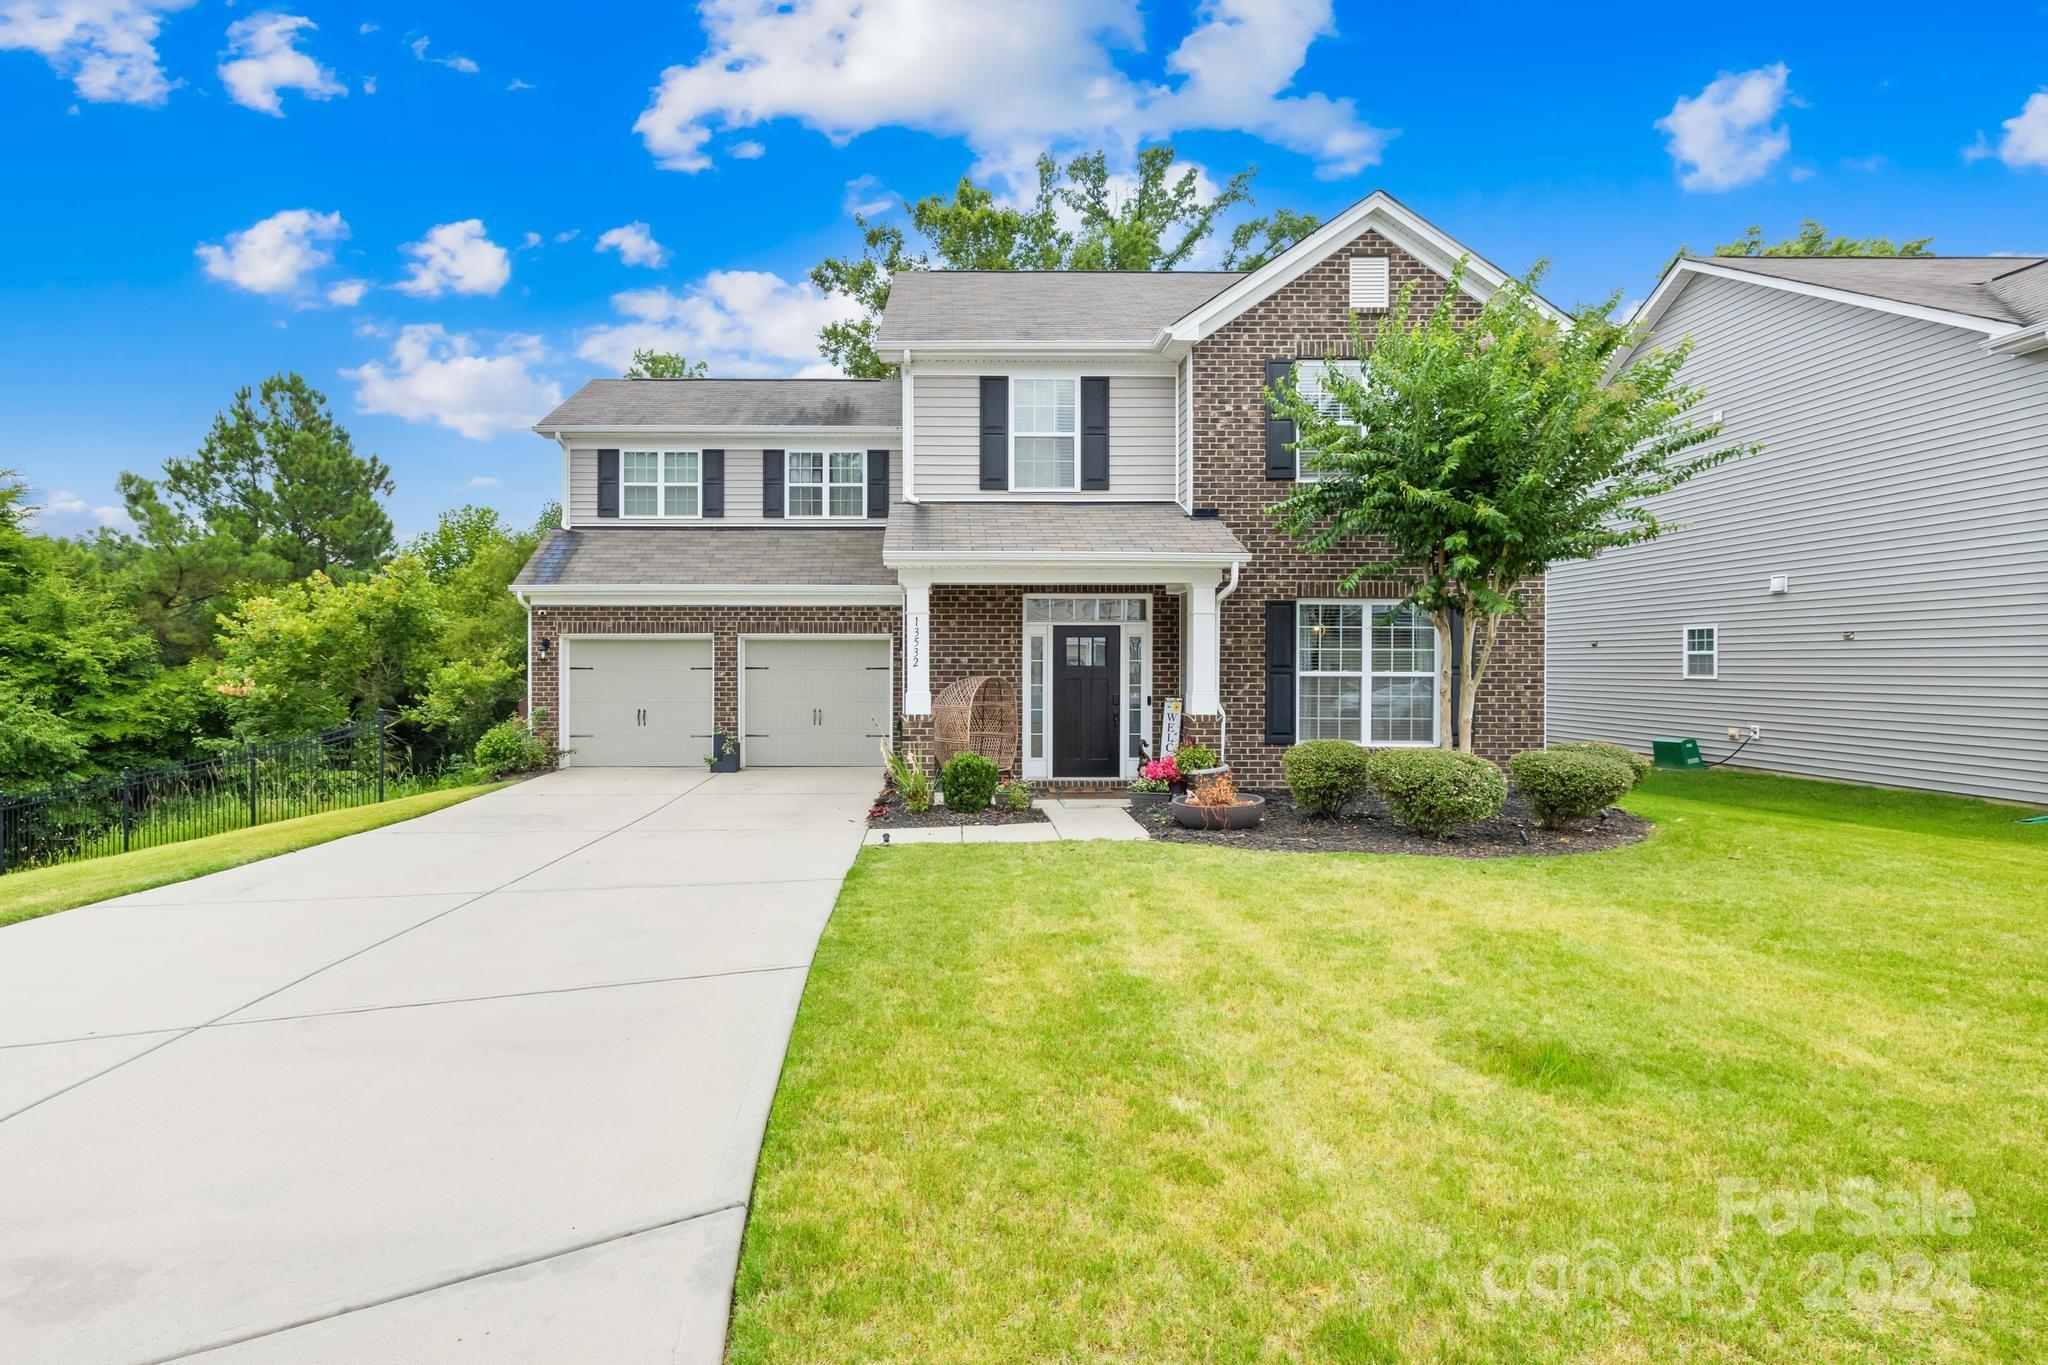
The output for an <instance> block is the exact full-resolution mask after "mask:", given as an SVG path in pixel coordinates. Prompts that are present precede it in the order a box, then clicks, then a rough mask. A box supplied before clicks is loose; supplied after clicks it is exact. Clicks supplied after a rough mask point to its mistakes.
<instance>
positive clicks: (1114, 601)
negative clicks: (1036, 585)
mask: <svg viewBox="0 0 2048 1365" xmlns="http://www.w3.org/2000/svg"><path fill="white" fill-rule="evenodd" d="M1146 605H1147V604H1146V601H1145V599H1144V598H1142V597H1027V598H1025V599H1024V619H1025V620H1026V621H1142V620H1144V619H1145V608H1146Z"/></svg>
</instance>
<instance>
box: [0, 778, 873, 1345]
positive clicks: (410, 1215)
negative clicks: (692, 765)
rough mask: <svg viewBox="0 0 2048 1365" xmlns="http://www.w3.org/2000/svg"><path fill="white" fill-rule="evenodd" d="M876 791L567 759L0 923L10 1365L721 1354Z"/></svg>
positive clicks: (0, 1339)
mask: <svg viewBox="0 0 2048 1365" xmlns="http://www.w3.org/2000/svg"><path fill="white" fill-rule="evenodd" d="M876 785H877V783H876V780H875V777H874V775H873V774H871V773H869V772H866V771H854V770H813V771H800V770H751V771H748V772H743V773H737V774H732V775H727V776H719V777H708V776H706V775H705V774H703V773H700V772H681V771H673V770H649V769H572V770H570V771H567V772H562V773H556V774H552V775H550V776H548V777H544V778H540V779H538V780H536V781H532V782H526V783H522V784H520V785H518V786H515V787H512V788H509V789H507V790H505V791H502V792H497V793H494V794H492V795H490V796H485V797H481V798H479V799H477V800H474V801H470V802H466V803H464V804H462V805H459V806H455V807H452V808H450V809H448V810H445V811H441V812H438V813H436V814H433V815H428V816H424V817H422V818H420V819H417V820H412V821H409V822H406V823H404V824H399V825H392V826H389V827H387V828H385V829H380V830H375V831H372V832H370V833H367V834H359V835H356V836H354V837H352V838H348V839H343V840H339V841H336V842H334V843H330V844H324V845H322V846H320V847H318V848H312V849H306V850H304V851H302V852H299V853H290V854H286V855H284V856H282V857H278V858H272V859H270V860H268V861H265V862H260V863H252V864H250V865H248V866H246V867H241V868H236V869H233V870H231V871H227V872H222V873H217V874H215V875H213V876H211V877H204V878H200V879H198V880H196V881H189V882H183V883H180V884H178V885H176V886H167V887H162V888H160V889H158V890H155V891H149V892H145V893H143V894H141V895H136V896H128V897H124V898H122V899H120V900H115V901H108V902H105V903H103V904H100V905H94V906H88V907H85V908H82V909H78V910H73V911H70V912H68V913H65V914H61V915H55V916H52V917H50V918H48V919H42V920H33V921H30V922H28V923H26V924H21V925H16V926H14V927H12V928H7V929H0V1357H4V1358H6V1359H10V1360H34V1361H40V1362H55V1361H92V1362H102V1361H147V1360H162V1359H167V1358H173V1357H180V1356H185V1355H192V1354H198V1355H203V1356H204V1358H206V1359H207V1360H209V1361H219V1362H221V1363H222V1365H228V1362H234V1363H235V1365H245V1363H246V1362H257V1361H341V1360H347V1361H434V1362H442V1361H468V1360H479V1361H484V1360H488V1361H512V1360H535V1361H550V1362H559V1361H568V1360H592V1361H596V1360H602V1361H606V1362H621V1363H624V1362H634V1361H668V1360H713V1359H716V1358H717V1357H718V1356H719V1355H720V1354H721V1351H722V1345H723V1338H724V1332H725V1320H726V1311H727V1307H728V1305H729V1302H730V1296H731V1284H732V1275H733V1269H734V1265H735V1262H736V1258H737V1255H738V1250H739V1238H740V1229H741V1225H742V1223H743V1221H744V1219H745V1215H746V1203H747V1199H748V1197H749V1192H750V1189H751V1185H752V1180H753V1173H754V1163H755V1159H756V1157H757V1155H758V1152H759V1149H760V1142H761V1131H762V1128H763V1126H764V1124H765V1123H766V1121H767V1116H768V1107H769V1103H770V1101H771V1100H772V1099H773V1097H774V1092H775V1082H776V1077H777V1075H778V1073H779V1071H780V1069H781V1065H782V1057H783V1051H784V1048H785V1045H786V1043H787V1041H788V1037H789V1027H790V1022H791V1020H792V1018H793V1016H794V1014H795V1010H796V1005H797V999H798V996H799V993H800V992H801V991H802V989H803V982H804V974H805V970H806V969H807V968H808V966H809V964H810V960H811V953H812V949H813V947H814V946H815V944H816V942H817V937H818V933H819V931H820V930H821V929H822V928H823V927H824V924H825V919H826V916H827V915H828V914H829V913H830V911H831V908H832V902H833V899H834V897H835V896H836V895H837V893H838V889H839V883H840V879H841V878H842V877H843V875H844V874H845V872H846V870H847V868H848V866H849V865H850V864H851V863H852V861H853V857H854V854H855V852H856V851H857V850H858V848H859V845H860V840H861V834H862V831H863V821H862V817H863V816H864V814H865V812H866V808H867V802H868V799H869V798H870V797H871V796H872V795H873V793H874V791H875V788H876ZM4 890H5V888H4V884H0V894H4Z"/></svg>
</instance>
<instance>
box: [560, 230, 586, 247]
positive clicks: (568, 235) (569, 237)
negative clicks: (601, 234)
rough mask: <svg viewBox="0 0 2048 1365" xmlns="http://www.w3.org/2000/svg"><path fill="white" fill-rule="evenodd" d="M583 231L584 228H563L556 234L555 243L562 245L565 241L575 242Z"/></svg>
mask: <svg viewBox="0 0 2048 1365" xmlns="http://www.w3.org/2000/svg"><path fill="white" fill-rule="evenodd" d="M582 233H583V229H582V228H563V229H562V230H561V231H560V232H558V233H556V234H555V238H554V241H555V245H556V246H560V245H561V244H562V243H564V242H573V241H575V240H576V239H577V237H579V236H581V235H582Z"/></svg>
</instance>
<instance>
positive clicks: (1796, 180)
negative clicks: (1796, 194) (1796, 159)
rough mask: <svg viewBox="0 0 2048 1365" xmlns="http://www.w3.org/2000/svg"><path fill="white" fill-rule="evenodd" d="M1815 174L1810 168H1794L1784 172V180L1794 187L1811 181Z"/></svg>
mask: <svg viewBox="0 0 2048 1365" xmlns="http://www.w3.org/2000/svg"><path fill="white" fill-rule="evenodd" d="M1816 174H1817V172H1816V171H1815V170H1814V169H1813V167H1811V166H1794V167H1793V168H1792V169H1791V170H1789V171H1787V172H1785V178H1786V179H1787V180H1789V181H1791V182H1792V183H1793V184H1795V185H1803V184H1805V183H1806V182H1807V181H1809V180H1811V179H1813V177H1814V176H1815V175H1816Z"/></svg>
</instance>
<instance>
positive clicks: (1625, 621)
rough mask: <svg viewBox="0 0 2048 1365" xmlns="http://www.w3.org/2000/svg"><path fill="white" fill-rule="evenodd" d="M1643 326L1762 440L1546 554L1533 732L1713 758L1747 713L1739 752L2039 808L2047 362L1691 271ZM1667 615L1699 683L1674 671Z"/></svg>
mask: <svg viewBox="0 0 2048 1365" xmlns="http://www.w3.org/2000/svg"><path fill="white" fill-rule="evenodd" d="M1657 330H1658V337H1659V339H1660V341H1661V342H1663V343H1664V344H1675V342H1676V341H1677V339H1678V338H1679V337H1681V336H1685V335H1689V336H1691V337H1692V338H1693V339H1694V342H1695V346H1696V349H1695V350H1694V352H1693V354H1692V357H1691V358H1690V360H1689V361H1688V362H1687V371H1686V373H1687V377H1688V378H1689V380H1690V381H1691V382H1693V383H1695V384H1697V385H1699V386H1701V387H1702V388H1703V389H1704V390H1705V391H1706V395H1707V397H1706V400H1705V401H1704V402H1703V403H1702V404H1701V406H1700V408H1699V409H1698V411H1700V412H1702V413H1708V412H1712V411H1713V410H1715V409H1720V410H1721V411H1722V413H1723V416H1724V420H1725V422H1726V429H1725V433H1724V434H1725V438H1726V439H1727V440H1730V441H1762V442H1763V443H1764V445H1765V449H1764V451H1763V453H1761V454H1760V455H1756V456H1753V457H1751V458H1749V459H1746V460H1741V461H1736V462H1734V463H1731V464H1727V465H1723V466H1721V467H1720V468H1718V469H1715V470H1712V471H1710V472H1708V473H1707V474H1704V475H1702V476H1700V477H1699V478H1698V479H1695V480H1694V481H1693V482H1691V483H1690V484H1688V485H1686V486H1685V487H1683V488H1680V489H1678V490H1675V491H1674V492H1672V493H1670V494H1668V495H1666V496H1665V497H1663V498H1661V499H1658V500H1657V501H1656V502H1655V504H1654V506H1655V509H1656V511H1657V513H1658V514H1659V515H1660V516H1661V517H1663V518H1665V519H1666V520H1667V521H1668V522H1675V523H1683V525H1682V526H1680V527H1679V529H1675V530H1669V531H1667V532H1666V534H1665V536H1664V537H1663V538H1662V539H1660V540H1658V541H1656V542H1653V543H1651V544H1649V545H1642V546H1634V547H1630V548H1627V549H1622V550H1615V551H1610V552H1608V553H1607V554H1605V555H1603V556H1601V557H1600V558H1599V559H1598V560H1594V561H1591V562H1581V563H1569V564H1560V565H1556V566H1553V567H1552V569H1551V571H1550V575H1549V585H1548V597H1547V601H1546V612H1545V628H1546V649H1545V654H1546V661H1547V662H1546V668H1547V692H1548V701H1547V708H1548V709H1547V722H1546V728H1547V733H1548V736H1549V738H1550V739H1551V740H1552V741H1553V742H1554V741H1558V740H1565V739H1611V740H1617V741H1619V742H1621V743H1624V744H1627V745H1629V746H1631V747H1633V748H1637V749H1645V750H1646V749H1647V748H1648V746H1649V742H1650V740H1651V738H1653V737H1654V736H1659V735H1674V736H1688V735H1689V736H1692V737H1695V738H1697V739H1698V740H1699V741H1700V744H1701V749H1702V750H1703V752H1704V753H1705V754H1706V756H1707V757H1708V758H1709V759H1712V758H1717V757H1721V756H1723V755H1726V754H1727V753H1728V752H1729V751H1730V750H1731V749H1732V748H1733V747H1734V746H1733V743H1732V742H1731V741H1730V740H1729V739H1728V737H1727V731H1728V728H1729V727H1730V726H1738V727H1744V728H1745V729H1746V727H1748V726H1751V725H1760V726H1762V727H1763V739H1762V740H1761V741H1760V742H1757V743H1754V744H1751V745H1750V746H1749V747H1748V748H1747V749H1746V750H1745V751H1744V752H1743V753H1742V754H1741V755H1740V756H1739V757H1738V758H1736V759H1735V764H1736V765H1737V766H1744V767H1756V768H1764V769H1772V770H1777V771H1783V772H1791V773H1800V774H1807V775H1811V776H1816V777H1829V778H1839V779H1846V780H1850V781H1858V782H1874V783H1880V784H1885V785H1894V786H1905V787H1923V788H1932V789H1936V790H1947V791H1954V792H1961V793H1966V794H1971V795H1979V796H1996V797H2007V798H2016V799H2023V800H2044V799H2048V762H2044V753H2048V357H2040V356H2037V357H2024V356H1998V355H1990V354H1987V353H1986V352H1985V351H1984V349H1983V340H1984V339H1983V337H1982V335H1981V334H1977V333H1972V332H1969V331H1966V330H1963V329H1960V328H1954V327H1947V326H1943V325H1940V324H1937V323H1931V322H1922V321H1918V320H1914V319H1909V318H1902V317H1895V316H1892V315H1890V314H1886V313H1881V312H1877V311H1875V310H1873V309H1868V308H1862V307H1857V306H1853V305H1849V304H1842V303H1836V302H1833V301H1830V300H1825V299H1816V298H1809V297H1804V296H1800V295H1796V294H1791V293H1787V292H1784V291H1781V290H1776V289H1771V288H1766V287H1762V286H1758V285H1752V284H1747V283H1744V282H1739V281H1731V280H1717V279H1708V278H1699V279H1695V280H1694V281H1692V282H1691V283H1690V284H1688V285H1687V286H1686V288H1685V290H1684V292H1683V293H1681V294H1680V295H1679V297H1678V298H1677V299H1676V301H1675V302H1674V303H1673V305H1672V306H1671V308H1670V309H1669V311H1668V312H1667V313H1666V314H1665V316H1664V317H1663V318H1662V319H1660V321H1659V324H1658V329H1657ZM1777 574H1786V575H1790V577H1791V580H1792V584H1791V591H1790V592H1789V593H1788V594H1785V595H1783V596H1774V595H1772V594H1771V593H1770V591H1769V583H1770V579H1771V577H1772V576H1773V575H1777ZM1688 625H1713V626H1716V627H1718V629H1719V638H1720V675H1719V677H1718V678H1715V679H1712V680H1707V679H1684V678H1681V677H1680V671H1679V670H1680V649H1681V632H1682V631H1683V630H1684V629H1685V627H1687V626H1688ZM1850 635H1853V637H1854V638H1853V639H1850V638H1845V637H1846V636H1850Z"/></svg>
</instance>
